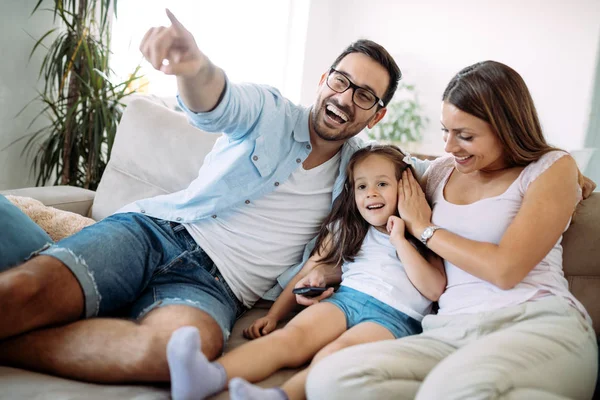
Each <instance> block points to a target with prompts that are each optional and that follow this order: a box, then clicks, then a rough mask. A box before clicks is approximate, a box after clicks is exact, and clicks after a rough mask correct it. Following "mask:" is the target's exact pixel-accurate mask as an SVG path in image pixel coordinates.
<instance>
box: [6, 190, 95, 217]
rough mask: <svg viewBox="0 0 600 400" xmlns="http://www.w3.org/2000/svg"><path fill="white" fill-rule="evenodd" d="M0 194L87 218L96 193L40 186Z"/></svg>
mask: <svg viewBox="0 0 600 400" xmlns="http://www.w3.org/2000/svg"><path fill="white" fill-rule="evenodd" d="M0 194H3V195H5V196H6V195H12V196H21V197H31V198H34V199H36V200H39V201H41V202H42V203H44V205H46V206H50V207H54V208H57V209H59V210H65V211H71V212H74V213H77V214H80V215H83V216H86V217H87V216H89V213H90V210H91V208H92V203H93V202H94V196H95V195H96V192H94V191H91V190H87V189H82V188H78V187H75V186H40V187H28V188H23V189H12V190H2V191H0Z"/></svg>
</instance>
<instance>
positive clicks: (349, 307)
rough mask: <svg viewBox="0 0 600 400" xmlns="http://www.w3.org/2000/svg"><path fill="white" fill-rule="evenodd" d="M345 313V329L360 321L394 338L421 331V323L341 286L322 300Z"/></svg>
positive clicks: (365, 295)
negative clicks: (381, 329) (383, 330)
mask: <svg viewBox="0 0 600 400" xmlns="http://www.w3.org/2000/svg"><path fill="white" fill-rule="evenodd" d="M323 302H328V303H331V304H334V305H335V306H337V307H338V308H340V309H341V310H342V311H343V312H344V314H346V329H350V328H352V327H353V326H356V325H358V324H360V323H361V322H373V323H376V324H379V325H381V326H383V327H384V328H386V329H387V330H388V331H390V332H391V333H392V335H394V337H395V338H396V339H398V338H401V337H404V336H410V335H416V334H419V333H421V332H423V328H422V327H421V323H420V322H419V321H417V320H416V319H414V318H412V317H410V316H408V315H406V314H404V313H403V312H401V311H398V310H396V309H395V308H393V307H391V306H388V305H387V304H385V303H383V302H381V301H379V300H377V299H376V298H375V297H372V296H369V295H368V294H364V293H363V292H359V291H358V290H355V289H352V288H349V287H346V286H341V287H340V288H339V289H338V290H337V291H336V292H335V293H334V294H333V295H332V296H331V297H329V298H327V299H325V300H322V301H321V303H323Z"/></svg>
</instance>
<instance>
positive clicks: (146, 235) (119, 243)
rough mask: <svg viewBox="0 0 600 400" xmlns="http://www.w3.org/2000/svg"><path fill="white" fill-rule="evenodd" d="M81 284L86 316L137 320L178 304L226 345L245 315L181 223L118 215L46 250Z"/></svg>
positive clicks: (130, 214) (42, 252)
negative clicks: (198, 314) (211, 322)
mask: <svg viewBox="0 0 600 400" xmlns="http://www.w3.org/2000/svg"><path fill="white" fill-rule="evenodd" d="M40 254H43V255H47V256H52V257H54V258H57V259H59V260H60V261H62V262H63V263H64V264H66V266H67V267H68V268H69V269H70V270H71V272H72V273H73V275H75V277H76V278H77V280H78V281H79V284H80V285H81V288H82V289H83V294H84V298H85V317H87V318H90V317H96V316H121V317H126V318H132V319H136V320H139V319H141V318H143V317H144V316H145V315H146V314H148V312H150V311H151V310H153V309H155V308H157V307H164V306H167V305H173V304H179V305H186V306H191V307H195V308H198V309H200V310H202V311H204V312H206V313H207V314H209V315H210V316H211V317H212V318H214V319H215V321H216V322H217V323H218V324H219V326H220V327H221V330H222V331H223V337H224V338H225V340H227V339H228V337H229V334H230V332H231V329H232V327H233V324H234V323H235V321H236V320H237V318H239V317H240V316H241V315H242V314H243V313H244V312H245V311H246V308H245V307H244V305H243V304H242V303H241V302H240V301H239V300H238V299H237V297H236V296H235V295H234V294H233V292H232V291H231V288H230V287H229V285H228V284H227V282H225V279H223V276H222V275H221V273H220V272H219V270H218V269H217V267H216V265H215V263H214V262H213V261H212V260H211V259H210V257H209V256H208V255H207V254H206V253H205V252H204V250H202V249H201V248H200V246H198V244H197V243H196V242H195V241H194V239H192V237H191V236H190V235H189V233H188V231H187V230H186V229H185V227H184V226H183V225H181V224H179V223H175V222H170V221H164V220H160V219H155V218H152V217H148V216H145V215H143V214H137V213H126V214H115V215H112V216H110V217H108V218H106V219H104V220H102V221H100V222H98V223H96V224H94V225H91V226H89V227H87V228H85V229H83V230H82V231H81V232H79V233H77V234H75V235H73V236H70V237H68V238H66V239H63V240H61V241H60V242H58V243H56V244H55V245H53V246H51V247H49V248H47V249H43V250H42V251H41V252H40Z"/></svg>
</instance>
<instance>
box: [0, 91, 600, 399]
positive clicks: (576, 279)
mask: <svg viewBox="0 0 600 400" xmlns="http://www.w3.org/2000/svg"><path fill="white" fill-rule="evenodd" d="M216 138H217V135H214V134H208V133H205V132H202V131H200V130H198V129H196V128H194V127H192V126H191V125H190V124H188V122H187V119H186V117H185V116H184V115H183V114H181V113H178V112H175V111H172V110H169V109H167V108H166V107H164V106H162V105H159V104H156V103H154V102H152V101H150V100H148V99H145V98H138V99H136V100H134V101H132V102H131V103H130V104H129V106H128V107H127V109H126V111H125V113H124V114H123V118H122V120H121V123H120V125H119V128H118V131H117V136H116V140H115V143H114V147H113V151H112V156H111V159H110V162H109V163H108V165H107V168H106V171H105V173H104V175H103V177H102V180H101V181H100V184H99V186H98V189H97V190H96V191H95V192H92V191H89V190H85V189H81V188H75V187H67V186H62V187H61V186H55V187H39V188H25V189H17V190H9V191H3V192H0V193H1V194H5V195H8V194H10V195H15V196H26V197H33V198H36V199H38V200H40V201H42V202H43V203H44V204H45V205H48V206H52V207H55V208H59V209H62V210H67V211H72V212H76V213H78V214H81V215H85V216H89V217H91V218H93V219H94V220H96V221H98V220H101V219H102V218H104V217H106V216H108V215H110V214H111V213H113V212H114V211H116V210H117V209H118V208H120V207H121V206H123V205H125V204H127V203H129V202H131V201H134V200H137V199H141V198H146V197H150V196H155V195H159V194H165V193H170V192H174V191H177V190H180V189H183V188H185V187H186V186H187V185H188V184H189V183H190V182H191V181H192V180H193V179H194V178H195V177H196V176H197V172H198V169H199V167H200V166H201V165H202V162H203V159H204V157H205V155H206V154H207V153H208V152H209V151H210V149H211V147H212V145H213V143H214V141H215V140H216ZM563 245H564V253H563V256H564V266H565V268H564V269H565V275H566V276H567V279H568V281H569V285H570V288H571V291H572V292H573V293H574V294H575V296H576V297H577V298H578V299H579V300H580V301H581V302H582V303H583V304H584V305H585V307H586V308H587V310H588V311H589V313H590V314H591V316H592V318H593V320H594V329H595V331H596V334H598V333H600V261H599V260H600V193H594V194H593V195H592V196H591V197H590V198H589V199H587V200H585V201H583V202H582V203H581V204H580V205H579V206H578V207H577V210H576V212H575V216H574V218H573V223H572V225H571V226H570V228H569V229H568V231H567V232H566V233H565V235H564V240H563ZM269 306H270V303H269V302H267V301H266V300H261V301H259V303H258V304H257V305H256V306H255V307H254V308H253V309H252V310H250V311H249V312H247V313H246V314H245V315H244V316H243V317H242V318H241V319H240V320H239V321H238V322H237V323H236V325H235V327H234V329H233V332H232V335H231V338H230V340H229V341H228V343H227V344H226V347H225V351H229V350H231V349H233V348H235V347H237V346H239V345H241V344H243V343H244V342H245V341H246V340H245V339H244V338H243V337H242V331H243V329H244V328H245V327H247V326H249V325H250V323H252V321H254V320H255V319H257V318H259V317H261V316H263V315H265V314H266V311H267V310H268V308H269ZM0 318H1V317H0ZM282 323H285V321H283V322H282ZM282 351H285V350H282ZM294 372H295V371H294V370H283V371H280V372H278V373H277V374H275V375H273V376H272V377H270V378H269V379H267V380H265V381H263V382H261V383H260V384H261V386H265V387H270V386H274V385H277V384H279V383H281V382H283V381H284V380H285V379H287V378H288V377H290V376H291V375H292V374H293V373H294ZM168 398H169V389H168V385H160V384H159V385H97V384H90V383H84V382H77V381H72V380H68V379H63V378H58V377H54V376H49V375H45V374H40V373H35V372H30V371H24V370H19V369H15V368H9V367H0V400H15V399H69V400H75V399H98V400H100V399H139V400H142V399H143V400H150V399H168ZM215 398H216V399H226V398H228V396H227V394H226V393H222V394H220V395H218V396H216V397H215Z"/></svg>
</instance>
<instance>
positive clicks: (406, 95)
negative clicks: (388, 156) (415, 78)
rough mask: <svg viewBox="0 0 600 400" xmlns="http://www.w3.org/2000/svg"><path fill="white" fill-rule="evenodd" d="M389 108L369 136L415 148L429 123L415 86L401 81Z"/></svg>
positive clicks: (411, 148)
mask: <svg viewBox="0 0 600 400" xmlns="http://www.w3.org/2000/svg"><path fill="white" fill-rule="evenodd" d="M387 109H388V110H387V113H386V115H385V117H384V118H383V119H382V120H381V121H380V122H379V123H378V124H377V125H375V126H374V127H373V128H372V129H371V130H370V131H369V132H368V136H369V138H370V139H374V140H377V141H380V142H384V143H391V144H397V145H399V146H400V147H401V148H403V149H404V148H408V149H409V150H414V144H416V143H419V142H420V141H421V140H422V139H423V131H424V129H425V127H426V126H427V124H428V123H429V118H427V117H426V116H425V115H424V111H423V107H422V106H421V104H420V103H419V98H418V96H417V93H416V91H415V86H414V85H408V84H406V83H402V82H401V83H400V84H399V85H398V90H397V91H396V93H395V94H394V97H393V98H392V101H390V103H389V104H388V106H387Z"/></svg>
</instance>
